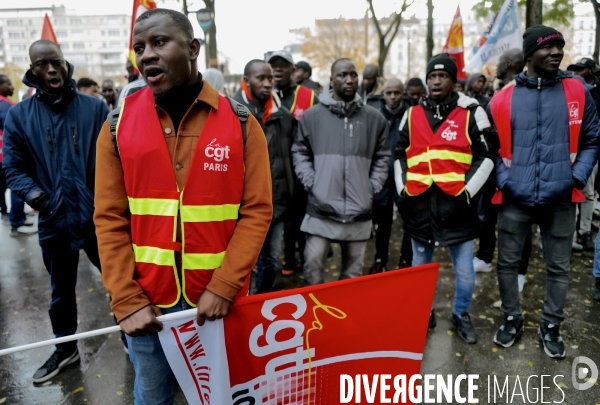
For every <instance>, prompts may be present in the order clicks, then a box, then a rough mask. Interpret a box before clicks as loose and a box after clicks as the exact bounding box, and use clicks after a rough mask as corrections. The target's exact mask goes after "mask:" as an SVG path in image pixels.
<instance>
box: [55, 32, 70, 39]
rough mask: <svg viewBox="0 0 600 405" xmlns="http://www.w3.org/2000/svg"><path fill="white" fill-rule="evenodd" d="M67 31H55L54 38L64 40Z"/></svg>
mask: <svg viewBox="0 0 600 405" xmlns="http://www.w3.org/2000/svg"><path fill="white" fill-rule="evenodd" d="M66 37H67V31H56V38H66Z"/></svg>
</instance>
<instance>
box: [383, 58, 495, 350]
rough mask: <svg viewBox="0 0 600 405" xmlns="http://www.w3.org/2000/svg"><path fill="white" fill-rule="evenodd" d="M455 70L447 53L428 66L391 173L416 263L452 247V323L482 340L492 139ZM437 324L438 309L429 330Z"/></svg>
mask: <svg viewBox="0 0 600 405" xmlns="http://www.w3.org/2000/svg"><path fill="white" fill-rule="evenodd" d="M457 71H458V68H457V66H456V61H455V60H454V59H453V58H451V57H450V56H449V55H448V54H445V53H444V54H440V55H436V56H434V57H433V58H432V59H431V60H430V61H429V64H428V65H427V76H426V78H427V87H428V88H429V95H428V96H427V97H426V98H422V99H421V100H420V102H419V104H418V105H416V106H414V107H411V108H410V109H409V110H408V111H407V112H406V114H405V115H404V118H403V119H402V122H401V123H400V128H401V132H400V139H399V141H398V147H397V149H396V161H395V163H394V176H395V180H396V187H397V190H398V193H399V194H400V195H401V196H405V197H406V199H405V203H404V204H405V210H406V211H405V213H404V216H403V217H404V219H405V222H404V231H405V232H406V234H407V235H409V236H410V237H411V238H412V246H413V259H412V265H413V266H418V265H421V264H427V263H431V261H432V258H433V250H434V248H435V247H438V246H447V247H448V250H449V251H450V255H451V257H452V265H453V267H454V271H455V272H456V292H455V294H454V306H453V308H452V323H454V325H455V326H456V330H457V332H458V335H459V336H460V338H461V339H463V340H464V341H465V342H467V343H476V342H477V333H476V331H475V328H474V327H473V324H472V323H471V318H470V316H469V313H468V309H469V306H470V305H471V300H472V298H473V290H474V288H475V270H474V268H473V260H472V257H473V240H474V239H475V238H476V237H477V231H478V219H477V207H476V204H471V200H472V199H473V197H475V195H476V194H477V193H478V192H479V190H480V189H481V187H482V186H483V184H484V183H485V181H486V180H487V179H488V177H489V175H490V173H491V172H492V169H493V168H494V162H493V160H492V159H493V157H494V154H495V149H494V148H493V146H492V145H493V144H494V143H495V142H493V138H494V134H493V132H492V131H491V127H490V123H489V120H488V117H487V115H486V113H485V111H484V110H483V108H482V107H480V106H479V103H478V102H477V100H475V99H473V98H469V97H467V96H465V95H464V94H463V93H456V92H455V91H454V86H455V84H456V77H457ZM435 324H436V321H435V316H434V312H433V309H432V311H431V317H430V320H429V327H430V328H431V327H434V326H435Z"/></svg>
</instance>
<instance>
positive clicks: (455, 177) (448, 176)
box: [406, 172, 465, 185]
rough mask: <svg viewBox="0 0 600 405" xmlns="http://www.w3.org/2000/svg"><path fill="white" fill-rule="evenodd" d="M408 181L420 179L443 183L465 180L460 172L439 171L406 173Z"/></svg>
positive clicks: (420, 180) (427, 182) (427, 181)
mask: <svg viewBox="0 0 600 405" xmlns="http://www.w3.org/2000/svg"><path fill="white" fill-rule="evenodd" d="M406 181H418V182H419V183H424V184H429V185H431V183H432V182H434V181H435V182H436V183H443V182H449V181H465V175H464V174H458V173H454V172H448V173H439V174H431V175H430V174H420V173H411V172H408V173H406Z"/></svg>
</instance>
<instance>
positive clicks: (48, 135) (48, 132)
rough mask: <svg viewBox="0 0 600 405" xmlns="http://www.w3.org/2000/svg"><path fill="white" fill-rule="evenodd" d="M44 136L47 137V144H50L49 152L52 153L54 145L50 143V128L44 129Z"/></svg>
mask: <svg viewBox="0 0 600 405" xmlns="http://www.w3.org/2000/svg"><path fill="white" fill-rule="evenodd" d="M46 137H47V139H48V145H50V154H51V155H54V145H52V136H51V135H50V130H49V129H47V130H46Z"/></svg>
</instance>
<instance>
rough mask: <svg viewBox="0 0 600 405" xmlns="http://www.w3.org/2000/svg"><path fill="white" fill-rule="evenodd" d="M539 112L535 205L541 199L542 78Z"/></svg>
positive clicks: (540, 82) (539, 83)
mask: <svg viewBox="0 0 600 405" xmlns="http://www.w3.org/2000/svg"><path fill="white" fill-rule="evenodd" d="M537 89H538V110H537V138H538V140H537V141H538V144H537V148H536V152H537V153H536V159H537V162H536V166H535V199H534V201H535V203H537V202H538V201H539V198H540V154H541V152H540V144H541V143H542V78H541V77H538V87H537Z"/></svg>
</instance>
